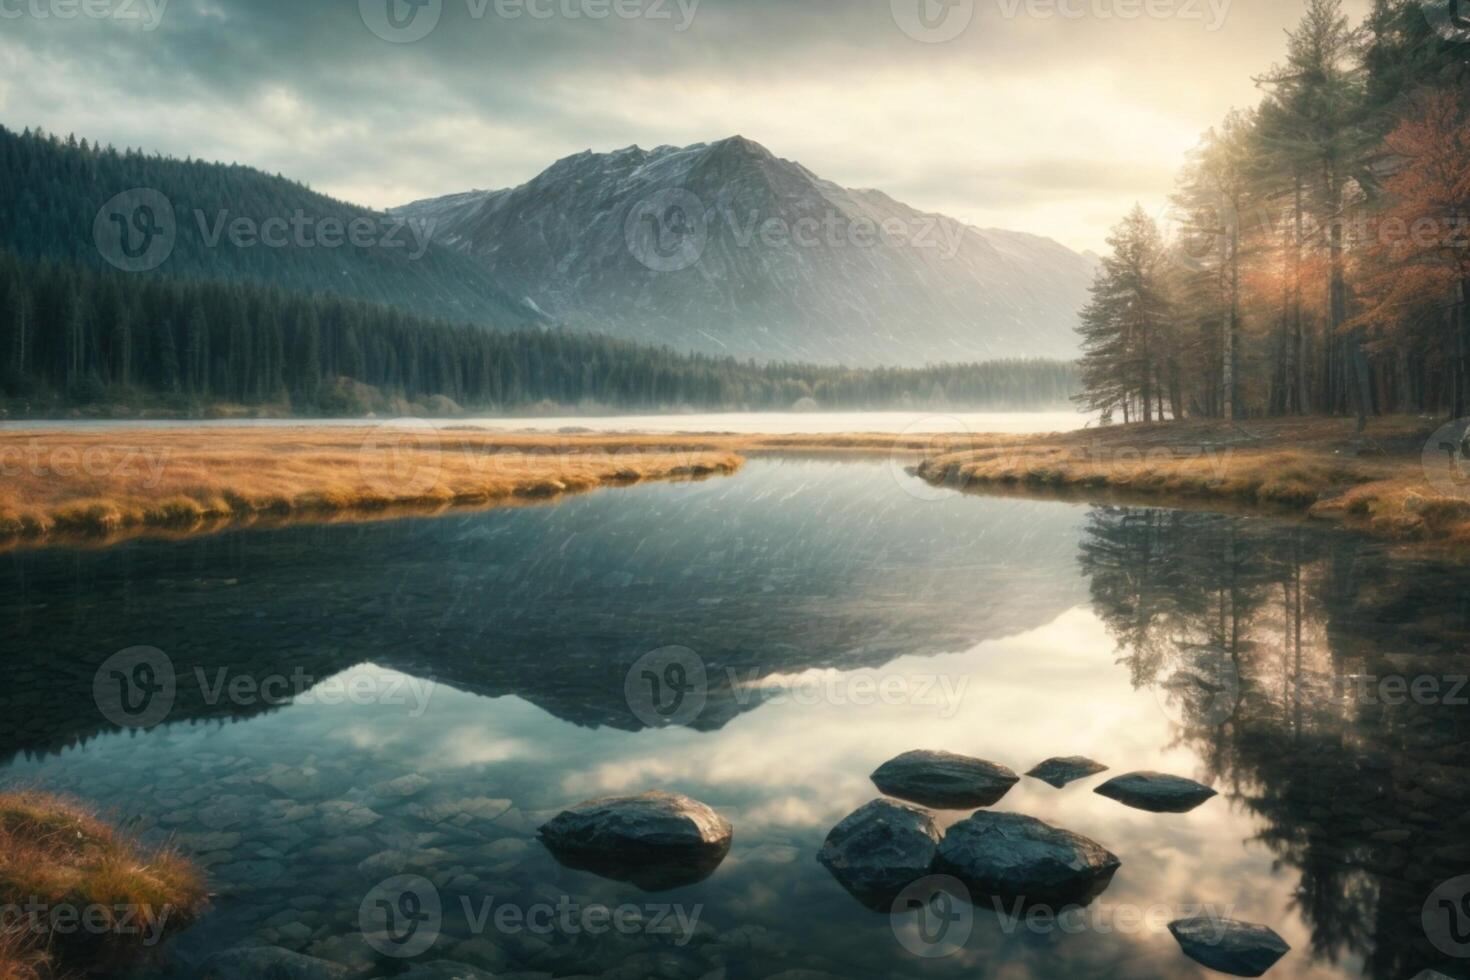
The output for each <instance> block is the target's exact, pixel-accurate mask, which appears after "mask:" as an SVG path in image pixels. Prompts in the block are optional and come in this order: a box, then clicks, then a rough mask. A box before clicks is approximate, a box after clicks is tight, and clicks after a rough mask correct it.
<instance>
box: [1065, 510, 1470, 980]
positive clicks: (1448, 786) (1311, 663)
mask: <svg viewBox="0 0 1470 980" xmlns="http://www.w3.org/2000/svg"><path fill="white" fill-rule="evenodd" d="M1080 561H1081V566H1082V569H1083V571H1084V572H1085V573H1086V575H1087V576H1088V578H1089V579H1090V582H1091V592H1092V600H1093V607H1094V609H1095V610H1096V611H1097V614H1098V615H1099V616H1100V617H1101V618H1102V619H1103V621H1104V622H1105V623H1106V624H1107V627H1108V630H1109V632H1110V633H1111V634H1112V635H1113V636H1114V637H1115V638H1116V640H1117V643H1118V646H1119V649H1120V651H1121V653H1122V660H1121V662H1122V664H1123V665H1124V666H1126V668H1127V669H1128V671H1129V672H1130V674H1131V676H1132V678H1133V682H1134V683H1135V684H1137V685H1139V686H1151V687H1155V688H1156V689H1158V690H1160V692H1161V697H1162V698H1163V700H1164V703H1165V704H1166V705H1167V706H1168V707H1169V708H1170V710H1171V711H1172V712H1174V713H1176V716H1177V721H1178V722H1179V725H1178V726H1177V728H1176V733H1177V737H1178V738H1179V739H1181V740H1183V741H1184V742H1186V743H1187V744H1188V745H1189V747H1190V748H1191V749H1192V750H1194V751H1195V752H1196V753H1197V754H1198V755H1199V757H1200V759H1201V760H1202V761H1203V762H1204V764H1205V771H1206V772H1207V774H1208V776H1209V778H1210V780H1211V781H1214V782H1216V784H1217V785H1219V786H1221V787H1222V788H1224V789H1225V791H1226V792H1227V794H1228V795H1229V797H1230V798H1231V799H1232V800H1233V801H1234V802H1236V803H1238V804H1240V805H1242V806H1244V807H1245V808H1246V809H1248V810H1249V811H1250V812H1252V813H1254V814H1258V815H1259V816H1261V817H1262V818H1264V823H1263V825H1262V829H1261V831H1260V833H1259V834H1258V836H1257V837H1256V840H1257V841H1259V842H1260V843H1261V844H1263V845H1265V846H1266V847H1267V848H1269V849H1270V851H1271V853H1272V854H1273V855H1274V856H1275V857H1276V859H1277V860H1278V861H1279V863H1280V865H1281V866H1282V867H1283V869H1287V868H1289V869H1291V871H1292V872H1293V873H1294V874H1296V876H1297V878H1298V885H1297V887H1296V890H1295V893H1294V899H1293V906H1294V908H1295V909H1296V910H1298V911H1299V912H1300V914H1301V915H1302V916H1303V918H1304V919H1305V920H1306V921H1307V922H1308V923H1310V925H1311V952H1312V954H1313V956H1315V957H1317V958H1319V959H1321V960H1324V961H1326V962H1329V963H1337V962H1339V961H1341V960H1342V959H1343V958H1344V957H1345V956H1352V957H1354V958H1361V959H1362V960H1363V961H1364V962H1365V968H1366V972H1367V973H1368V974H1369V975H1370V976H1374V977H1409V976H1413V975H1414V974H1415V972H1416V971H1417V970H1419V969H1422V968H1425V967H1428V966H1432V965H1436V964H1438V965H1439V966H1440V967H1441V968H1445V967H1446V966H1447V965H1448V963H1447V961H1448V960H1449V957H1447V956H1446V954H1445V953H1443V952H1441V951H1439V950H1436V949H1435V948H1434V947H1433V946H1432V944H1431V943H1430V942H1429V941H1428V939H1427V937H1426V936H1425V935H1424V931H1423V929H1422V928H1420V924H1419V920H1420V917H1421V909H1422V906H1423V904H1424V902H1425V899H1426V897H1427V896H1428V894H1429V892H1430V890H1431V889H1432V888H1433V887H1434V885H1435V884H1436V883H1437V882H1440V881H1443V880H1445V879H1448V878H1453V877H1455V876H1457V875H1460V874H1464V873H1465V872H1466V871H1467V870H1470V849H1467V847H1466V846H1465V843H1464V840H1465V838H1464V819H1465V813H1466V806H1467V804H1470V782H1467V779H1466V776H1467V769H1470V765H1467V764H1470V709H1467V703H1470V701H1467V697H1470V687H1467V686H1466V683H1465V677H1466V675H1467V674H1470V669H1467V668H1470V658H1467V657H1466V656H1465V654H1464V652H1463V651H1465V650H1466V649H1467V646H1466V640H1467V639H1470V591H1467V588H1470V570H1467V569H1466V568H1465V567H1463V566H1461V565H1455V564H1448V563H1443V562H1436V561H1429V560H1415V559H1412V558H1405V557H1396V556H1394V555H1392V554H1389V553H1386V552H1385V550H1384V549H1383V548H1382V546H1378V545H1371V544H1369V543H1367V542H1365V541H1363V540H1361V539H1358V538H1356V537H1352V536H1348V535H1341V534H1322V533H1312V532H1311V531H1309V530H1308V529H1306V528H1302V527H1299V526H1281V525H1274V524H1270V523H1265V522H1255V521H1248V520H1240V519H1232V518H1225V517H1219V516H1212V515H1204V514H1195V513H1184V512H1177V511H1170V512H1165V511H1151V510H1133V509H1112V508H1108V509H1099V510H1095V511H1094V512H1093V513H1092V515H1091V517H1090V518H1089V521H1088V526H1087V530H1086V535H1085V538H1084V541H1083V544H1082V547H1081V555H1080ZM1181 679H1182V681H1181ZM1467 924H1470V923H1467Z"/></svg>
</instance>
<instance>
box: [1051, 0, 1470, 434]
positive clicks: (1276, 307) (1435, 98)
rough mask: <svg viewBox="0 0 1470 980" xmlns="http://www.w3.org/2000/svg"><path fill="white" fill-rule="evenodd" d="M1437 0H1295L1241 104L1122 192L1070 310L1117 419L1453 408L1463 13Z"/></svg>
mask: <svg viewBox="0 0 1470 980" xmlns="http://www.w3.org/2000/svg"><path fill="white" fill-rule="evenodd" d="M1454 6H1455V4H1454V3H1448V4H1447V3H1445V2H1442V0H1374V4H1373V8H1372V10H1371V12H1370V14H1369V15H1368V17H1367V19H1366V20H1365V21H1364V22H1363V23H1362V24H1358V25H1355V24H1353V23H1352V21H1351V19H1350V18H1348V17H1347V16H1345V15H1344V13H1343V11H1342V4H1341V0H1307V4H1306V8H1307V9H1306V12H1305V15H1304V17H1303V19H1302V21H1301V23H1300V24H1299V26H1297V27H1296V28H1295V29H1294V30H1293V31H1291V32H1289V35H1288V41H1287V51H1286V56H1285V59H1284V61H1282V62H1281V63H1280V64H1278V65H1276V66H1274V67H1272V68H1271V69H1270V70H1268V71H1266V72H1264V73H1263V74H1261V75H1260V76H1258V77H1256V78H1255V81H1256V84H1257V86H1258V88H1259V89H1260V91H1261V93H1262V96H1261V100H1260V103H1259V105H1257V106H1254V107H1251V108H1247V109H1239V110H1236V111H1233V112H1232V113H1231V114H1230V115H1229V116H1228V117H1227V118H1226V119H1225V120H1224V121H1223V122H1222V123H1221V124H1220V125H1219V126H1217V127H1215V128H1213V129H1211V130H1209V131H1208V132H1207V133H1206V134H1205V136H1204V137H1203V139H1202V141H1201V143H1200V145H1199V147H1198V148H1197V149H1196V151H1195V152H1194V153H1193V154H1192V156H1191V158H1190V160H1189V161H1188V163H1187V165H1186V166H1185V168H1184V171H1183V173H1182V174H1181V175H1180V178H1179V182H1178V189H1177V194H1176V195H1175V197H1174V199H1173V202H1172V206H1171V208H1170V209H1169V211H1168V213H1167V214H1165V215H1162V216H1153V215H1150V214H1148V213H1147V212H1146V211H1144V210H1143V209H1142V208H1141V207H1136V208H1135V209H1134V211H1133V212H1132V213H1131V214H1129V215H1128V216H1127V217H1126V218H1125V219H1124V220H1123V221H1122V223H1121V224H1120V225H1118V226H1117V228H1115V229H1114V232H1113V235H1112V236H1111V237H1110V238H1109V246H1110V247H1111V254H1110V255H1108V256H1106V257H1105V258H1104V262H1103V266H1102V268H1101V270H1100V271H1099V273H1098V277H1097V281H1096V283H1095V284H1094V286H1093V296H1092V302H1091V303H1090V304H1089V305H1088V306H1087V308H1086V309H1085V310H1084V312H1083V317H1082V326H1081V328H1080V329H1081V332H1082V337H1083V350H1084V356H1083V360H1082V385H1083V391H1082V393H1081V394H1080V395H1079V396H1078V400H1079V401H1080V402H1081V403H1082V404H1083V405H1085V406H1086V407H1088V408H1091V409H1094V410H1097V411H1100V412H1103V413H1105V414H1108V415H1110V416H1113V417H1115V418H1117V417H1121V420H1122V421H1125V422H1126V421H1140V420H1141V421H1152V420H1155V419H1158V420H1163V419H1166V418H1175V419H1177V418H1185V417H1202V418H1241V417H1246V416H1261V415H1285V414H1295V413H1309V412H1310V413H1332V414H1355V415H1356V416H1357V418H1358V420H1359V427H1360V428H1361V427H1363V426H1364V425H1366V422H1367V419H1368V418H1369V417H1370V416H1372V415H1375V414H1382V413H1388V412H1423V413H1434V412H1448V413H1450V414H1452V415H1453V416H1454V417H1462V416H1464V415H1466V414H1467V412H1470V404H1467V402H1470V118H1467V117H1470V24H1466V23H1463V18H1457V17H1456V15H1455V14H1454V12H1453V7H1454Z"/></svg>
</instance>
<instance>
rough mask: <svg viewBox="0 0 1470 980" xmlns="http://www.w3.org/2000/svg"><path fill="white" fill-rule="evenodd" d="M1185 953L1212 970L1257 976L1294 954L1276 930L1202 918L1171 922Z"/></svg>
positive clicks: (1239, 975) (1251, 923)
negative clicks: (1290, 953) (1288, 954)
mask: <svg viewBox="0 0 1470 980" xmlns="http://www.w3.org/2000/svg"><path fill="white" fill-rule="evenodd" d="M1169 931H1170V932H1172V933H1173V934H1174V938H1175V939H1177V940H1179V947H1180V948H1181V949H1183V950H1184V954H1185V955H1186V956H1188V957H1189V958H1190V959H1192V960H1194V961H1195V962H1196V963H1201V964H1203V965H1204V966H1207V967H1209V968H1210V969H1212V970H1219V971H1220V972H1221V973H1229V974H1231V975H1232V976H1237V977H1258V976H1260V975H1261V974H1263V973H1265V972H1266V971H1267V970H1269V969H1271V967H1273V966H1275V965H1276V961H1277V960H1279V959H1281V957H1283V956H1285V955H1286V954H1287V953H1289V952H1290V951H1291V947H1290V946H1288V945H1287V944H1286V940H1284V939H1282V938H1281V937H1280V936H1278V935H1276V933H1275V931H1273V930H1271V929H1268V928H1266V927H1265V926H1261V925H1256V924H1255V923H1254V922H1238V921H1236V920H1235V919H1220V918H1216V917H1214V916H1209V915H1199V916H1195V917H1193V918H1189V919H1178V920H1176V921H1174V922H1171V923H1169Z"/></svg>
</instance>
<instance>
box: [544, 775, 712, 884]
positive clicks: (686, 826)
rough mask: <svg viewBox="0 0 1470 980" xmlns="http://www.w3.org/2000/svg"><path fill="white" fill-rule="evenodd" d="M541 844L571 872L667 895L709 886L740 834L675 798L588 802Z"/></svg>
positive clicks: (550, 825)
mask: <svg viewBox="0 0 1470 980" xmlns="http://www.w3.org/2000/svg"><path fill="white" fill-rule="evenodd" d="M539 835H540V837H541V841H542V843H544V844H545V845H546V847H547V849H548V850H550V851H551V853H552V854H553V855H554V856H555V857H556V859H557V860H558V861H560V862H561V863H562V864H564V865H566V866H567V867H570V868H576V869H580V870H585V871H591V872H593V873H595V874H600V875H602V876H603V877H607V878H614V879H617V880H620V881H630V882H632V883H633V884H635V885H638V886H639V887H640V888H644V889H646V890H648V891H662V890H664V889H668V888H677V887H680V886H682V885H688V884H693V883H694V882H697V881H702V880H704V879H705V878H707V877H709V876H710V875H711V874H712V873H714V870H715V868H717V867H719V865H720V862H722V861H723V860H724V859H725V855H726V854H728V853H729V852H730V842H731V841H732V840H733V838H734V828H732V827H731V826H730V822H729V821H728V820H726V819H725V818H724V817H721V816H720V815H719V814H718V813H716V812H715V811H714V810H712V809H710V808H709V807H708V806H706V805H705V804H703V803H700V802H699V801H698V800H692V799H690V798H689V797H687V796H680V795H677V794H673V793H661V792H650V793H644V794H643V795H641V796H621V797H608V798H606V799H598V800H588V801H586V802H585V803H579V804H577V805H576V806H574V807H571V808H570V809H567V810H563V811H562V812H561V813H559V814H557V815H556V816H555V817H553V818H552V819H551V820H549V821H547V822H546V823H545V824H544V825H542V827H541V829H540V831H539Z"/></svg>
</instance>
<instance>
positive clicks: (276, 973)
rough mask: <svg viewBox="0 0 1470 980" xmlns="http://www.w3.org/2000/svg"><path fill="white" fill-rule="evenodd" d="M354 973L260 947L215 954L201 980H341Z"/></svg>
mask: <svg viewBox="0 0 1470 980" xmlns="http://www.w3.org/2000/svg"><path fill="white" fill-rule="evenodd" d="M349 972H350V971H349V970H348V969H347V967H345V966H342V965H341V964H338V963H329V962H327V961H326V960H318V959H313V958H312V957H310V956H303V955H301V954H300V953H293V952H291V951H290V950H289V949H281V948H279V947H276V946H258V947H248V948H240V949H227V950H224V951H223V952H220V953H215V954H214V955H213V956H211V957H210V958H209V959H207V960H205V961H204V964H203V966H202V967H200V971H199V975H200V977H201V980H261V978H269V980H341V978H343V977H345V976H347V974H348V973H349Z"/></svg>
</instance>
